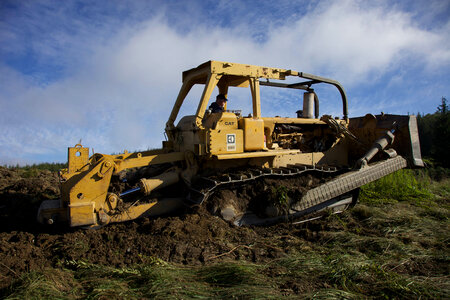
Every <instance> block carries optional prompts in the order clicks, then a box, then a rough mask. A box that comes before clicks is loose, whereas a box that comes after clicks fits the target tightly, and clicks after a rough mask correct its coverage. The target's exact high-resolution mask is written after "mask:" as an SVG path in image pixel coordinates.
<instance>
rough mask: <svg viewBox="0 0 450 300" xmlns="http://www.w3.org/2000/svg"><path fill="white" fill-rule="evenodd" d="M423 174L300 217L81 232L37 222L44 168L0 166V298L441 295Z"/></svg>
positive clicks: (443, 189) (444, 227) (46, 176)
mask: <svg viewBox="0 0 450 300" xmlns="http://www.w3.org/2000/svg"><path fill="white" fill-rule="evenodd" d="M445 174H448V173H444V175H445ZM432 177H434V173H433V172H432V171H412V170H402V171H399V172H396V173H394V174H391V175H389V176H387V177H385V178H383V179H381V180H379V181H377V182H374V183H371V184H369V185H367V186H365V187H364V188H363V189H362V192H361V200H360V203H358V204H357V205H356V206H355V207H354V208H353V209H351V210H349V211H347V212H345V213H343V214H341V215H330V216H328V217H325V218H323V219H321V220H316V221H312V222H309V223H303V224H278V225H274V226H270V227H244V228H237V227H235V226H233V225H230V224H229V223H227V222H225V221H223V220H222V219H220V218H218V217H215V216H211V215H210V214H209V213H207V212H206V211H205V210H203V209H197V210H188V211H186V213H185V214H183V215H180V216H167V217H164V218H157V219H141V220H136V221H133V222H126V223H122V224H111V225H109V226H106V227H104V228H100V229H98V230H85V229H69V228H51V227H50V228H48V227H44V226H39V225H37V224H36V222H35V217H36V209H37V207H38V206H39V203H40V202H41V201H42V200H44V199H56V198H58V196H59V194H58V193H59V191H58V189H57V177H56V175H55V173H54V172H50V171H43V170H34V169H28V170H26V169H8V168H0V228H1V230H0V297H6V298H11V299H19V298H20V299H23V298H161V299H162V298H164V299H165V298H183V299H186V298H194V297H197V298H233V297H234V298H274V299H279V298H283V297H284V298H298V297H299V296H301V297H305V298H308V297H309V298H329V297H331V298H355V299H357V298H361V297H362V296H369V297H375V298H418V297H421V298H446V297H448V293H449V288H450V285H449V260H448V252H449V249H448V246H449V235H448V232H449V222H448V218H449V199H450V180H449V179H448V178H445V177H446V176H442V172H441V173H440V176H439V178H440V181H435V180H433V179H432ZM293 189H294V187H292V186H291V185H286V186H284V185H280V186H279V187H274V188H270V189H269V190H268V196H270V197H273V198H276V199H277V200H278V201H279V202H280V204H283V203H284V201H285V200H286V197H288V196H289V195H294V194H295V191H293Z"/></svg>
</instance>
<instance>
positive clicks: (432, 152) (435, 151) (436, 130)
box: [417, 97, 450, 168]
mask: <svg viewBox="0 0 450 300" xmlns="http://www.w3.org/2000/svg"><path fill="white" fill-rule="evenodd" d="M417 126H418V129H419V138H420V148H421V151H422V156H423V157H425V158H431V160H432V161H433V162H434V163H436V164H438V165H441V166H443V167H445V168H449V167H450V112H449V107H448V105H447V99H446V98H445V97H442V99H441V104H440V105H439V106H438V107H437V110H436V112H434V113H433V114H426V115H424V114H420V113H418V114H417Z"/></svg>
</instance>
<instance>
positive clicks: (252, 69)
mask: <svg viewBox="0 0 450 300" xmlns="http://www.w3.org/2000/svg"><path fill="white" fill-rule="evenodd" d="M287 76H295V77H302V78H306V79H308V81H304V82H300V83H295V84H283V83H279V82H271V81H270V80H285V79H286V77H287ZM322 82H324V83H328V84H333V85H335V86H336V87H337V88H338V90H339V92H340V93H341V96H342V102H343V114H344V119H345V120H347V100H346V95H345V92H344V89H343V88H342V87H341V86H340V84H339V83H338V82H336V81H333V80H329V79H326V78H321V77H318V76H313V75H309V74H306V73H299V72H296V71H292V70H285V69H280V68H267V67H259V66H252V65H244V64H235V63H227V62H218V61H209V62H206V63H204V64H202V65H200V66H198V67H197V68H193V69H190V70H188V71H185V72H183V85H182V87H181V89H180V92H179V94H178V97H177V100H176V102H175V105H174V107H173V109H172V113H171V114H170V117H169V120H168V122H167V124H166V134H167V136H168V139H169V143H170V144H171V145H173V146H174V150H175V151H186V150H189V151H193V152H194V153H195V154H197V155H202V154H210V155H222V154H237V153H242V152H246V151H262V150H265V142H266V140H268V139H269V140H270V136H271V134H272V131H273V130H274V127H275V125H274V124H275V123H276V122H277V121H274V120H273V118H270V120H266V121H265V120H264V119H263V118H262V117H261V100H260V85H264V86H273V87H278V88H291V89H300V90H304V91H306V93H307V97H308V99H309V100H312V102H311V101H310V102H311V103H314V101H315V103H318V102H317V101H318V100H317V96H315V94H314V92H313V89H312V88H311V85H313V84H317V83H322ZM196 84H201V85H204V89H203V93H202V95H201V97H200V101H199V103H198V107H197V111H196V113H195V115H190V116H185V117H183V118H182V119H181V120H180V121H179V123H178V124H177V126H175V125H174V122H175V119H176V117H177V115H178V112H179V110H180V107H181V105H182V104H183V101H184V99H185V98H186V96H187V95H188V93H189V91H190V90H191V88H192V87H193V86H194V85H196ZM215 87H217V88H218V91H219V93H220V94H224V95H225V96H226V97H227V95H228V91H229V87H243V88H249V89H250V94H251V104H252V111H251V113H250V114H249V115H248V116H245V117H243V116H241V113H240V111H227V110H226V108H227V107H226V106H225V111H224V112H221V113H212V112H211V111H209V110H208V109H207V108H208V102H209V100H210V99H211V98H214V97H211V96H212V93H213V91H214V89H215ZM314 96H315V97H314ZM309 100H308V101H309ZM314 107H315V117H316V119H317V118H318V105H316V106H314V105H313V106H311V105H310V106H308V109H307V111H304V114H303V116H302V117H303V118H313V116H312V113H309V112H312V111H314ZM284 121H286V120H284ZM288 122H295V121H292V120H289V121H288Z"/></svg>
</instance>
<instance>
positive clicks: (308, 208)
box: [187, 156, 407, 226]
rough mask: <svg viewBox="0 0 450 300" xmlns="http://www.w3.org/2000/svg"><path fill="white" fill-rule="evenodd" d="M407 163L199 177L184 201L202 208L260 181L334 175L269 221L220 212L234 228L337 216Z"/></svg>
mask: <svg viewBox="0 0 450 300" xmlns="http://www.w3.org/2000/svg"><path fill="white" fill-rule="evenodd" d="M406 166H407V162H406V160H405V159H404V158H403V157H401V156H397V157H394V158H390V159H387V160H384V161H380V162H377V163H374V164H372V165H370V166H366V167H364V168H361V169H358V170H353V171H350V170H348V169H340V170H339V169H337V168H334V167H332V168H329V167H314V166H304V165H296V166H289V167H288V168H280V169H251V170H247V171H244V172H236V173H229V174H223V175H220V176H217V175H216V176H210V177H201V178H199V180H197V181H196V182H195V184H194V185H193V186H192V187H191V188H190V194H189V196H188V198H187V202H188V204H189V205H192V206H195V205H201V204H202V203H203V202H205V201H206V200H207V199H208V198H209V197H210V196H211V195H212V194H213V193H214V192H216V191H217V190H221V189H227V188H231V187H233V186H237V185H243V184H252V183H253V182H255V181H256V180H259V179H261V178H279V179H283V178H289V177H298V176H302V175H305V174H309V173H316V174H317V173H318V174H328V175H335V177H334V178H333V179H331V180H330V181H328V182H326V183H324V184H322V185H320V186H317V187H315V188H313V189H311V190H309V191H308V192H307V193H306V194H305V195H303V197H302V198H301V199H300V201H297V202H295V203H291V205H290V208H289V210H288V211H287V212H286V213H284V214H282V215H277V216H272V217H262V216H261V214H256V213H254V212H252V211H245V212H239V211H237V210H236V209H235V208H234V207H233V206H230V207H228V208H226V209H225V210H222V211H221V214H222V217H223V218H225V219H226V220H229V221H232V222H233V223H234V224H235V225H238V226H243V225H264V224H273V223H278V222H282V221H292V220H294V219H298V218H305V217H306V218H308V217H310V218H315V217H316V215H317V213H320V212H323V211H324V210H331V212H332V213H340V212H342V211H344V210H345V209H347V208H348V207H349V206H351V205H353V204H355V203H356V201H357V197H358V190H359V188H360V187H361V186H363V185H365V184H367V183H369V182H372V181H374V180H377V179H379V178H381V177H383V176H386V175H388V174H390V173H392V172H395V171H397V170H400V169H402V168H405V167H406Z"/></svg>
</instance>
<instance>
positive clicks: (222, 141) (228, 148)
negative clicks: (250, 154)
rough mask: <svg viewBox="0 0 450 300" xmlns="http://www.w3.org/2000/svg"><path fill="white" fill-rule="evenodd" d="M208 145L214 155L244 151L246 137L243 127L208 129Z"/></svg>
mask: <svg viewBox="0 0 450 300" xmlns="http://www.w3.org/2000/svg"><path fill="white" fill-rule="evenodd" d="M207 137H208V146H209V152H210V154H212V155H217V154H231V153H242V152H244V138H243V132H242V130H241V129H235V130H208V135H207Z"/></svg>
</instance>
